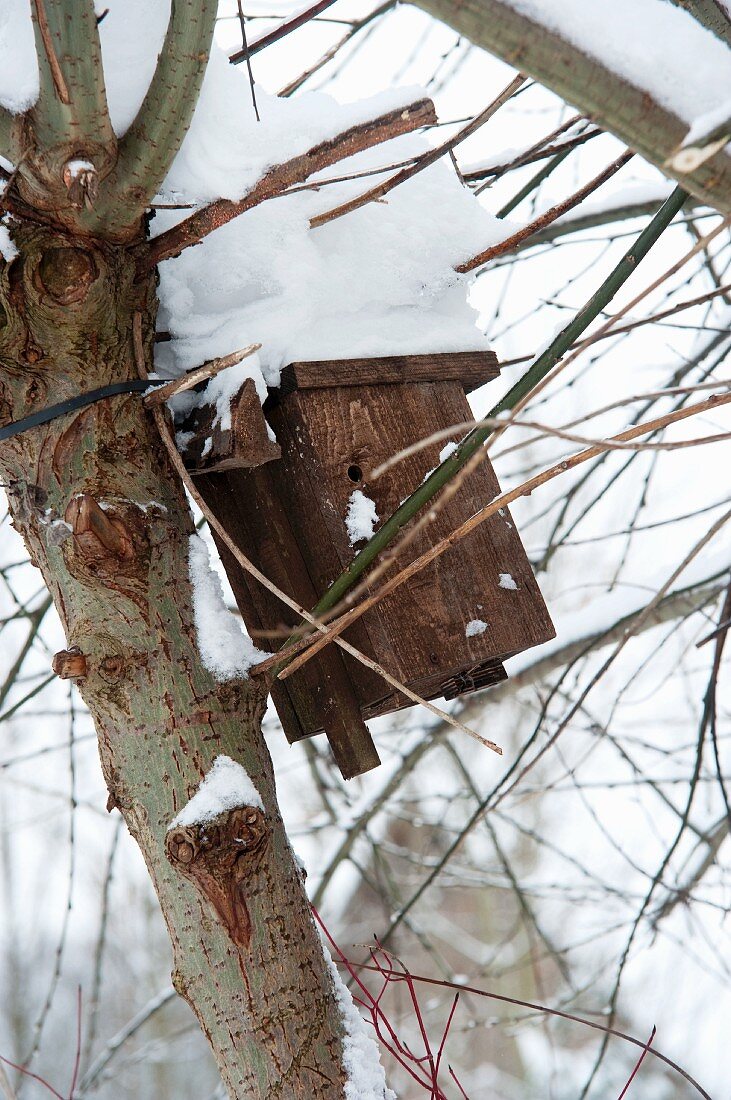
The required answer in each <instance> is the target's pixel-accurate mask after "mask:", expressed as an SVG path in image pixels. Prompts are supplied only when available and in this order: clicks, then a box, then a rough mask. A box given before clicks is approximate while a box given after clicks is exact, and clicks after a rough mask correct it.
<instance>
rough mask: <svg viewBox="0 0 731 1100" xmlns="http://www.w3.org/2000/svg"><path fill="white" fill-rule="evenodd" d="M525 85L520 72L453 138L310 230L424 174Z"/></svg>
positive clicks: (320, 219)
mask: <svg viewBox="0 0 731 1100" xmlns="http://www.w3.org/2000/svg"><path fill="white" fill-rule="evenodd" d="M524 83H525V77H524V76H523V74H522V73H518V75H517V76H515V77H513V79H512V80H511V81H510V83H509V84H508V85H507V87H505V88H503V90H502V91H501V92H500V94H499V95H498V96H496V97H495V99H493V101H492V103H490V104H489V106H487V107H486V108H485V110H484V111H481V112H480V114H479V115H476V116H475V118H473V119H472V121H471V122H469V123H468V124H467V125H466V126H464V127H463V128H462V129H461V130H459V131H458V132H457V133H456V134H455V135H454V137H451V138H450V139H449V140H448V141H445V142H443V143H442V144H441V145H437V146H436V148H434V149H430V150H429V151H428V152H427V153H424V154H423V156H421V157H419V158H418V160H416V161H415V162H414V163H413V164H409V165H407V167H406V168H402V169H401V171H400V172H397V173H396V174H395V175H394V176H390V177H389V178H388V179H386V180H383V181H382V182H381V183H377V184H376V186H375V187H371V188H370V190H368V191H365V192H364V193H363V194H362V195H356V196H355V198H352V199H349V200H348V202H344V203H342V204H341V205H340V206H336V207H335V208H334V209H332V210H326V211H325V212H324V213H322V214H317V215H316V216H315V217H314V218H310V228H311V229H316V228H317V227H318V226H320V225H325V224H326V223H327V222H331V221H334V220H335V219H336V218H342V217H343V215H344V214H349V213H350V212H351V211H353V210H358V209H359V208H360V207H361V206H365V205H366V204H367V203H369V202H376V201H378V200H379V199H382V198H383V196H384V195H387V194H388V193H389V191H392V190H393V189H394V187H398V186H399V185H400V184H402V183H405V182H406V180H408V179H411V177H412V176H415V175H417V174H418V173H419V172H423V171H424V169H425V168H428V167H429V166H430V165H432V164H435V163H436V161H438V160H439V159H440V158H441V157H443V156H444V155H445V154H446V153H449V152H450V151H451V150H452V149H454V148H455V147H456V146H457V145H459V144H460V142H462V141H466V140H467V138H468V137H471V136H472V134H474V133H476V132H477V130H479V129H480V127H481V126H484V124H485V123H486V122H487V121H488V119H491V118H492V116H493V115H494V114H495V113H496V112H497V111H499V110H500V108H501V107H502V106H503V104H504V103H507V101H508V100H509V99H510V98H511V97H512V96H513V95H515V93H516V92H517V91H518V89H519V88H520V87H521V86H522V85H523V84H524Z"/></svg>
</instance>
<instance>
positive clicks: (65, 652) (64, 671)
mask: <svg viewBox="0 0 731 1100" xmlns="http://www.w3.org/2000/svg"><path fill="white" fill-rule="evenodd" d="M51 668H52V669H53V671H54V672H55V673H56V675H57V676H59V677H60V678H61V679H62V680H80V679H83V677H84V676H86V675H87V674H88V672H89V665H88V662H87V660H86V656H85V654H83V653H82V652H81V650H80V649H79V647H78V646H71V649H62V650H61V651H60V652H59V653H56V654H55V656H54V658H53V661H52V663H51Z"/></svg>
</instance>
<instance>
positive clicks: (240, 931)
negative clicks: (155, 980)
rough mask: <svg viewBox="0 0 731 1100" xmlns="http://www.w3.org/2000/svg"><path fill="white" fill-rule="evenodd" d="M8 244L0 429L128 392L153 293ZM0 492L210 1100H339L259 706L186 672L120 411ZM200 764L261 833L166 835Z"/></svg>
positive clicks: (230, 818)
mask: <svg viewBox="0 0 731 1100" xmlns="http://www.w3.org/2000/svg"><path fill="white" fill-rule="evenodd" d="M15 241H16V244H17V246H18V248H19V256H18V257H17V258H16V259H15V260H14V261H13V262H12V263H9V264H6V265H4V267H3V269H2V286H1V288H0V303H1V307H0V308H1V312H0V323H2V334H3V341H2V350H1V355H0V423H7V422H8V421H10V420H17V419H19V418H21V417H23V416H26V415H28V414H30V413H31V412H33V411H35V410H38V409H41V408H43V407H45V406H47V405H51V404H55V403H57V402H60V401H62V400H64V399H65V398H67V397H72V396H74V395H76V394H78V393H80V392H84V391H88V390H92V389H95V388H96V387H99V386H103V385H106V384H108V383H111V382H117V381H122V380H125V379H129V378H135V377H136V370H135V363H134V354H133V318H134V315H135V313H136V312H139V313H140V314H141V318H142V330H143V338H144V346H145V354H146V356H147V358H148V360H149V361H150V362H151V352H152V340H153V332H154V319H155V309H156V296H155V283H154V275H150V276H149V277H145V278H144V279H143V280H142V281H139V282H136V281H135V265H134V261H133V257H132V255H131V252H130V251H129V250H128V249H125V248H122V247H111V246H109V245H106V244H102V243H100V242H96V241H90V240H86V241H83V242H80V240H79V239H73V238H69V237H64V236H62V235H60V234H58V233H53V232H51V231H50V230H48V229H45V228H40V227H29V226H27V225H24V226H23V227H22V228H20V229H18V231H17V232H16V234H15ZM0 474H1V475H2V479H3V481H4V482H5V483H6V484H7V491H8V496H9V500H10V507H11V511H12V515H13V520H14V523H15V526H16V528H17V529H18V530H19V532H20V533H21V535H22V536H23V538H24V539H25V542H26V545H27V547H28V549H29V552H30V554H31V556H32V559H33V561H34V563H35V564H36V565H37V566H38V567H39V568H40V570H41V572H42V573H43V577H44V580H45V582H46V584H47V585H48V587H49V589H50V591H51V593H52V594H53V598H54V601H55V603H56V607H57V608H58V611H59V614H60V616H61V619H62V621H63V624H64V627H65V630H66V634H67V639H68V647H69V648H68V651H67V652H66V653H65V654H62V655H58V657H57V660H56V662H55V667H56V669H57V671H59V672H60V673H61V674H62V675H71V676H74V677H76V678H77V680H78V685H79V688H80V690H81V693H82V695H83V697H84V700H85V701H86V703H87V705H88V706H89V709H90V710H91V713H92V715H93V717H94V721H95V723H96V727H97V731H98V734H99V747H100V754H101V761H102V767H103V769H104V774H105V777H106V781H107V784H108V787H109V798H110V806H112V807H117V808H118V809H119V810H120V811H121V813H122V814H123V815H124V818H125V821H126V822H127V825H128V827H129V829H130V831H131V832H132V834H133V836H134V837H135V839H136V840H137V843H138V844H139V846H140V848H141V850H142V853H143V855H144V857H145V861H146V863H147V866H148V868H149V871H150V874H151V876H152V879H153V882H154V884H155V889H156V890H157V894H158V897H159V900H160V905H161V907H162V911H163V913H164V916H165V920H166V922H167V926H168V929H169V933H170V938H171V941H172V944H173V949H174V956H175V971H174V982H175V987H176V989H177V990H178V991H179V992H180V993H181V994H182V995H183V996H184V997H185V998H186V999H187V1000H188V1002H189V1003H190V1005H191V1007H192V1008H193V1010H194V1012H195V1013H196V1015H197V1017H198V1019H199V1021H200V1023H201V1026H202V1027H203V1029H204V1031H205V1033H206V1035H207V1036H208V1038H209V1040H210V1043H211V1046H212V1048H213V1050H214V1053H215V1056H216V1059H217V1061H218V1064H219V1067H220V1070H221V1073H222V1076H223V1079H224V1081H225V1083H226V1086H227V1088H228V1090H229V1093H230V1095H231V1096H232V1097H240V1098H243V1097H261V1098H262V1100H263V1098H267V1100H272V1098H274V1097H302V1098H311V1097H322V1098H325V1100H328V1098H331V1097H333V1098H334V1097H342V1096H343V1089H344V1072H343V1069H342V1047H341V1036H342V1034H343V1025H342V1020H341V1018H340V1013H339V1009H338V1005H337V999H336V998H335V997H334V996H333V988H332V981H331V978H330V975H329V972H328V968H327V964H326V963H325V960H324V958H323V953H322V949H321V945H320V941H319V936H318V934H317V932H316V930H315V928H314V925H313V922H312V918H311V915H310V910H309V907H308V903H307V898H306V895H305V892H304V889H303V883H302V880H301V876H300V873H299V871H298V869H297V866H296V863H295V861H294V858H293V855H292V852H291V850H290V847H289V844H288V841H287V837H286V835H285V832H284V829H283V827H282V822H281V818H280V815H279V811H278V808H277V803H276V798H275V793H274V782H273V775H272V769H271V764H270V760H269V757H268V754H267V751H266V747H265V744H264V741H263V738H262V736H261V731H260V724H261V717H262V713H263V710H264V705H265V697H264V695H263V693H262V692H261V690H259V689H258V688H257V686H256V685H255V684H254V683H253V682H251V681H246V680H242V679H233V680H229V681H227V682H225V683H219V682H217V681H216V679H215V678H214V676H213V675H211V673H210V672H208V671H207V670H206V668H205V667H203V665H202V663H201V659H200V656H199V652H198V647H197V642H196V628H195V622H194V614H193V608H192V587H191V583H190V580H189V567H188V554H189V538H190V535H191V533H192V532H193V525H192V521H191V516H190V513H189V510H188V507H187V504H186V500H185V495H184V492H183V489H182V486H181V484H180V482H179V480H178V479H177V477H176V475H175V473H174V472H173V470H172V469H171V467H170V464H169V461H168V458H167V455H166V452H165V450H164V448H163V446H162V444H161V441H160V439H159V437H158V434H157V431H156V429H155V427H154V424H153V422H152V419H151V417H150V415H149V413H148V412H146V410H145V408H144V406H143V404H142V401H141V399H140V396H139V395H138V394H123V395H120V396H116V397H112V398H108V399H105V400H103V401H100V402H98V403H96V404H93V405H90V406H88V407H87V408H85V409H82V410H81V411H77V412H74V413H72V414H67V415H63V416H60V417H58V418H57V419H55V420H53V421H51V422H50V423H48V424H45V425H43V426H40V427H34V428H31V429H30V430H28V431H26V432H24V433H23V434H22V435H19V436H17V437H15V438H13V439H11V440H8V441H6V442H4V443H3V444H2V445H0ZM221 754H224V755H228V756H231V757H233V758H234V759H235V760H237V761H239V762H240V763H241V764H242V765H243V766H244V767H245V769H246V771H247V772H248V774H249V776H250V778H251V780H252V781H253V783H254V785H255V787H256V788H257V790H258V791H259V793H260V795H261V798H262V801H263V804H264V813H263V814H262V813H261V812H260V811H258V810H256V809H254V808H250V807H248V808H247V807H244V808H243V809H239V810H232V811H229V813H228V814H226V815H224V816H223V817H221V818H219V819H217V822H216V826H217V827H216V828H212V829H207V830H206V829H201V828H196V827H195V826H189V827H187V828H186V829H176V830H175V831H174V832H173V833H171V834H169V835H168V834H167V830H168V826H169V824H170V822H171V821H172V819H173V818H174V817H175V815H176V814H177V812H178V811H179V810H180V809H181V807H182V806H183V805H184V804H185V803H186V802H187V800H188V799H189V798H190V797H191V795H193V794H194V792H195V790H196V788H197V786H198V784H199V782H200V780H201V778H202V776H203V775H204V774H206V773H207V772H208V771H209V770H210V768H211V766H212V764H213V762H214V760H215V759H216V757H217V756H219V755H221ZM166 839H167V845H166ZM242 842H243V843H242Z"/></svg>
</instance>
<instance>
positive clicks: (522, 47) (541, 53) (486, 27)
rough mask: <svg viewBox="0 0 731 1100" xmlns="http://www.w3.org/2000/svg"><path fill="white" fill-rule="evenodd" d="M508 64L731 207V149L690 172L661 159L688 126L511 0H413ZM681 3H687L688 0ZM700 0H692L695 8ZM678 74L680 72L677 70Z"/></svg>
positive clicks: (700, 192)
mask: <svg viewBox="0 0 731 1100" xmlns="http://www.w3.org/2000/svg"><path fill="white" fill-rule="evenodd" d="M417 3H418V6H419V7H420V8H423V9H424V10H425V11H428V12H430V13H431V14H432V15H434V16H435V17H436V18H437V19H440V20H442V22H444V23H447V24H448V25H449V26H450V27H453V28H454V29H455V30H457V31H459V32H460V34H463V35H465V36H466V37H467V38H469V39H470V41H471V42H474V43H475V45H477V46H481V47H482V48H483V49H485V50H488V51H489V52H490V53H492V54H494V55H495V56H496V57H499V58H501V59H502V60H503V61H505V62H506V63H507V64H508V65H512V66H514V67H515V68H518V69H520V71H521V72H524V73H529V74H530V76H532V77H534V78H535V79H536V80H538V81H540V83H541V84H544V85H545V86H546V87H547V88H550V89H551V91H553V92H555V93H556V94H557V95H559V96H561V98H562V99H565V100H566V101H567V102H568V103H571V104H573V105H574V106H576V107H578V108H579V110H580V111H581V112H582V113H583V114H585V115H587V116H588V117H589V118H591V119H592V120H593V121H594V122H596V123H598V124H599V125H600V126H601V127H602V129H604V130H609V131H610V132H611V133H613V134H614V135H615V136H616V137H618V138H619V139H620V140H621V141H622V142H624V144H625V145H628V146H629V147H630V149H634V150H635V152H637V153H639V154H640V155H641V156H643V157H645V159H646V160H649V161H650V162H651V163H652V164H655V165H656V166H657V167H658V168H659V169H660V170H661V171H662V172H664V173H665V174H666V175H671V176H673V177H674V178H675V179H677V180H678V181H679V182H680V183H681V184H682V186H683V187H684V188H685V189H686V190H687V191H689V192H690V193H691V194H693V195H695V196H697V198H699V199H702V200H703V201H704V202H706V203H708V204H709V206H713V207H715V208H716V209H717V210H720V211H721V213H723V214H729V213H731V156H729V154H728V152H726V151H724V150H723V149H721V150H718V151H717V152H716V153H715V154H714V156H713V157H711V158H709V159H708V160H707V161H705V162H704V163H703V164H701V165H699V166H698V167H697V168H696V169H694V170H693V171H691V172H680V171H678V169H677V168H676V167H674V166H668V165H666V161H667V159H668V157H670V156H671V155H672V154H673V153H674V151H675V150H676V149H677V148H678V147H679V146H680V145H681V143H682V141H683V139H684V137H685V135H686V132H687V130H688V126H687V124H686V123H685V122H683V121H682V120H681V119H680V118H678V116H677V115H675V114H673V113H671V112H670V111H668V110H667V109H666V108H665V107H663V106H662V104H660V103H659V102H657V100H654V99H653V98H652V96H651V95H650V94H649V93H648V91H647V90H646V89H644V88H641V87H638V86H637V85H635V84H631V83H630V82H629V81H628V80H625V79H624V78H623V77H621V76H619V75H618V74H617V73H616V72H613V71H612V70H611V69H609V68H608V67H607V66H606V65H604V64H603V63H602V61H601V59H600V58H598V57H591V56H589V55H588V54H584V53H582V52H581V51H580V50H579V49H577V48H576V46H575V45H574V44H573V43H572V42H571V41H569V39H568V38H567V37H566V36H564V35H562V34H561V33H559V32H558V31H554V30H549V29H548V28H547V27H545V26H543V25H542V24H541V23H539V22H538V21H537V20H535V19H529V18H528V17H527V16H525V15H523V14H522V13H521V12H520V11H517V10H516V9H515V8H514V7H513V6H512V4H511V3H510V2H509V0H417ZM684 6H688V7H691V0H686V3H685V5H684ZM700 6H701V0H693V3H692V8H693V14H694V15H696V17H698V15H697V11H696V9H698V8H699V7H700ZM681 75H682V74H679V76H681Z"/></svg>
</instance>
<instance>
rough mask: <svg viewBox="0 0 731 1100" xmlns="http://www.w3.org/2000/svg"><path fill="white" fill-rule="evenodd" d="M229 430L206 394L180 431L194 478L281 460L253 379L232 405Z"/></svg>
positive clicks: (184, 456) (248, 379) (185, 459)
mask: <svg viewBox="0 0 731 1100" xmlns="http://www.w3.org/2000/svg"><path fill="white" fill-rule="evenodd" d="M230 420H231V424H230V427H229V428H225V429H224V428H222V427H221V421H220V417H219V415H218V410H217V408H216V406H215V405H213V404H208V403H206V401H205V391H204V392H203V393H202V394H201V400H200V402H199V404H198V406H197V407H196V408H195V409H194V410H193V413H192V414H191V416H190V417H188V419H187V420H186V421H185V422H184V423H183V424H181V425H179V427H178V436H179V437H180V438H181V439H184V440H185V445H184V447H183V449H182V455H183V459H184V461H185V464H186V466H187V467H188V469H189V470H190V472H191V473H192V474H196V475H197V474H212V473H217V472H221V471H222V470H234V469H242V468H243V469H246V468H248V467H251V466H261V465H262V464H263V463H264V462H271V461H272V459H274V458H279V456H280V455H281V451H280V449H279V447H278V445H277V444H276V443H275V442H274V440H272V439H270V438H269V434H268V432H267V423H266V420H265V419H264V413H263V411H262V407H261V401H260V400H259V395H258V394H257V392H256V385H255V383H254V380H253V378H247V379H246V381H245V382H244V384H243V386H242V387H241V389H240V390H239V391H238V393H236V394H234V396H233V397H232V399H231V404H230Z"/></svg>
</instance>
